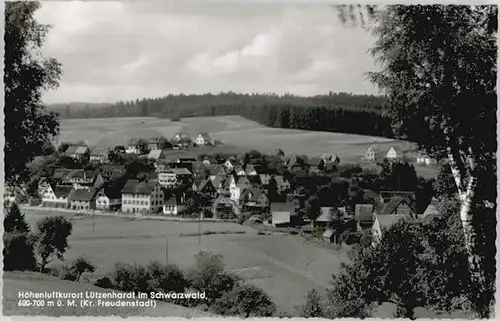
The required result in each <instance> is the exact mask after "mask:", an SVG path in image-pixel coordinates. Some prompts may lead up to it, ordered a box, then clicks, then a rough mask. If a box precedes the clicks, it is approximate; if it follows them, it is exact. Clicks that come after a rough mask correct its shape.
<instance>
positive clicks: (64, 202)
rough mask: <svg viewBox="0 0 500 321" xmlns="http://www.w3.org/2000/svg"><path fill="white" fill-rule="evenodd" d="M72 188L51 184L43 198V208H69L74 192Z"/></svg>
mask: <svg viewBox="0 0 500 321" xmlns="http://www.w3.org/2000/svg"><path fill="white" fill-rule="evenodd" d="M74 191H75V190H74V188H73V187H72V186H61V185H52V184H50V185H49V186H48V187H47V188H46V189H45V191H44V192H43V196H42V206H43V207H55V208H68V207H69V204H70V199H71V195H72V193H73V192H74Z"/></svg>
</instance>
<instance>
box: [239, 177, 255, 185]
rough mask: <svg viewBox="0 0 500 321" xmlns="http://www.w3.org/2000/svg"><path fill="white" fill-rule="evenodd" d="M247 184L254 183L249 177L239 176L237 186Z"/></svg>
mask: <svg viewBox="0 0 500 321" xmlns="http://www.w3.org/2000/svg"><path fill="white" fill-rule="evenodd" d="M247 184H248V185H252V183H250V181H249V180H248V178H246V177H243V176H242V177H240V178H238V181H237V183H236V186H238V187H244V186H246V185H247Z"/></svg>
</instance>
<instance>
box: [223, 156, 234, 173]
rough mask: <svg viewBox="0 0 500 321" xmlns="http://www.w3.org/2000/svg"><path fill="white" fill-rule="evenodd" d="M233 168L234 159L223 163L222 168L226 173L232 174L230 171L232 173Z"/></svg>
mask: <svg viewBox="0 0 500 321" xmlns="http://www.w3.org/2000/svg"><path fill="white" fill-rule="evenodd" d="M234 166H235V161H234V159H231V158H230V159H228V160H226V161H225V162H224V167H225V168H226V170H227V171H228V172H232V171H233V169H234Z"/></svg>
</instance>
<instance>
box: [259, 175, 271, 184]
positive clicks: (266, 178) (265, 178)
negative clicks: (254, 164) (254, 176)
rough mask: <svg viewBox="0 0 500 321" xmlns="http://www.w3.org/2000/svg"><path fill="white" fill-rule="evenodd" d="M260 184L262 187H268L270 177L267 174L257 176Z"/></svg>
mask: <svg viewBox="0 0 500 321" xmlns="http://www.w3.org/2000/svg"><path fill="white" fill-rule="evenodd" d="M259 177H260V182H261V184H262V185H263V186H267V185H269V181H270V180H271V175H269V174H259Z"/></svg>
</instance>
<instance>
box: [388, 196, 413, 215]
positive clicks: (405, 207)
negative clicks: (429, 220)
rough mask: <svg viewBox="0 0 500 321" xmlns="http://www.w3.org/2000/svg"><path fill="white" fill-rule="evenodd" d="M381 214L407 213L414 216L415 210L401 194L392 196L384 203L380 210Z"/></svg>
mask: <svg viewBox="0 0 500 321" xmlns="http://www.w3.org/2000/svg"><path fill="white" fill-rule="evenodd" d="M379 214H381V215H400V214H404V215H408V216H411V217H416V216H417V212H416V211H415V209H414V208H413V206H412V205H411V202H410V201H409V200H408V199H407V198H405V197H401V196H395V197H393V198H392V199H391V200H390V201H389V202H388V203H386V204H385V206H384V209H383V210H382V211H380V213H379Z"/></svg>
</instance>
